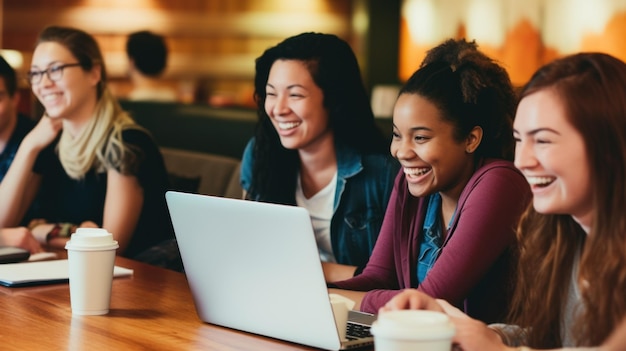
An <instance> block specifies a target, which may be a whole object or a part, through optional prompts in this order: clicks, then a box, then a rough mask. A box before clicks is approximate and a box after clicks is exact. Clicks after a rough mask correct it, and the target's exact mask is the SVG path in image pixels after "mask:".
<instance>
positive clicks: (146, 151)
mask: <svg viewBox="0 0 626 351" xmlns="http://www.w3.org/2000/svg"><path fill="white" fill-rule="evenodd" d="M28 80H29V82H30V84H31V86H32V91H33V93H34V95H35V96H36V97H37V99H38V100H39V102H40V103H41V104H42V105H43V108H44V109H45V113H44V116H43V117H42V118H41V120H40V121H39V123H38V124H37V126H36V127H35V128H34V129H33V130H32V131H31V132H30V133H29V134H28V135H27V136H26V137H25V138H24V141H23V142H22V144H21V145H20V147H19V149H18V151H17V154H16V156H15V160H14V162H13V164H12V165H11V167H10V169H9V171H8V173H7V175H6V177H5V178H4V180H3V182H2V183H1V184H0V227H10V226H15V225H18V224H19V223H20V222H22V221H24V218H23V217H24V215H25V213H26V209H27V208H29V207H30V206H31V204H32V203H33V200H34V199H35V196H36V194H38V195H37V200H38V202H37V204H38V206H37V210H36V213H35V217H34V218H35V219H34V220H32V221H31V222H30V225H29V228H30V229H31V230H32V233H33V234H34V235H35V237H37V238H38V240H39V241H40V242H42V243H47V244H49V245H51V246H53V247H60V248H62V247H63V246H64V244H65V242H66V241H67V240H68V238H69V236H70V235H71V233H73V231H74V230H75V228H76V227H79V226H85V227H102V228H105V229H107V230H108V231H109V232H111V233H113V236H114V237H115V239H116V240H117V241H118V242H119V245H120V248H119V254H121V255H123V256H126V257H133V256H135V255H136V254H137V253H139V252H141V251H143V250H144V249H146V248H148V247H151V246H153V245H154V244H156V243H158V242H161V241H163V240H165V239H169V238H171V237H172V230H171V223H170V221H169V217H168V214H167V208H166V206H165V199H164V196H163V194H164V192H165V190H166V188H167V186H168V181H167V173H166V171H165V166H164V163H163V159H162V157H161V154H160V152H159V149H158V147H157V145H156V144H155V143H154V141H153V139H152V137H151V136H150V135H149V134H148V132H147V131H145V130H144V129H143V128H141V127H140V126H139V125H137V124H136V123H135V122H134V121H133V120H132V119H131V118H130V116H129V115H128V114H127V113H126V112H124V111H123V110H122V109H121V107H120V106H119V104H118V102H117V101H116V100H115V99H114V98H113V96H112V95H111V93H110V92H109V90H108V89H107V86H106V81H107V75H106V70H105V66H104V61H103V58H102V54H101V52H100V49H99V47H98V44H97V43H96V41H95V40H94V38H93V37H91V36H90V35H89V34H87V33H85V32H83V31H81V30H78V29H73V28H65V27H48V28H46V29H45V30H44V31H43V32H42V33H41V34H40V36H39V38H38V41H37V45H36V47H35V51H34V53H33V59H32V63H31V68H30V70H29V72H28ZM29 219H30V218H29Z"/></svg>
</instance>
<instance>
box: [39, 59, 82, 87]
mask: <svg viewBox="0 0 626 351" xmlns="http://www.w3.org/2000/svg"><path fill="white" fill-rule="evenodd" d="M80 65H81V64H80V63H66V64H64V65H54V66H50V67H48V69H45V70H43V71H35V70H31V71H29V72H28V81H29V82H30V84H31V85H35V84H39V82H41V78H43V75H44V74H47V75H48V79H50V80H51V81H54V82H56V81H58V80H59V79H61V78H63V69H65V68H67V67H76V66H80Z"/></svg>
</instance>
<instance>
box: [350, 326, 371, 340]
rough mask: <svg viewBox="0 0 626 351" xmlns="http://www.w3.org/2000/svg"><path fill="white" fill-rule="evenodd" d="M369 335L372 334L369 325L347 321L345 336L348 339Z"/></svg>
mask: <svg viewBox="0 0 626 351" xmlns="http://www.w3.org/2000/svg"><path fill="white" fill-rule="evenodd" d="M371 336H372V334H371V333H370V326H369V325H363V324H357V323H350V322H348V326H347V331H346V338H347V339H348V340H358V339H362V338H367V337H371Z"/></svg>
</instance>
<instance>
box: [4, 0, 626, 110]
mask: <svg viewBox="0 0 626 351" xmlns="http://www.w3.org/2000/svg"><path fill="white" fill-rule="evenodd" d="M0 11H1V13H2V16H1V18H2V24H1V26H0V30H1V31H2V35H1V36H0V40H1V41H0V47H1V48H2V49H3V55H4V56H5V57H6V58H7V59H9V60H11V62H12V64H13V65H14V66H15V67H16V68H17V69H18V71H19V72H21V75H22V77H24V76H25V73H26V72H27V71H28V69H29V66H30V58H31V56H32V49H33V46H34V41H35V38H36V36H37V34H38V33H39V31H41V29H43V28H44V27H45V26H48V25H52V24H56V25H64V26H73V27H78V28H81V29H83V30H85V31H87V32H89V33H91V34H92V35H94V36H95V37H96V39H97V40H98V42H99V44H100V46H101V48H102V50H103V52H104V54H105V60H106V65H107V68H108V70H109V74H110V77H111V83H112V88H113V90H114V93H115V94H116V95H118V96H119V97H121V98H124V96H126V94H128V92H129V89H130V82H129V79H128V75H127V67H128V66H127V58H126V53H125V43H126V36H127V35H128V34H129V33H131V32H133V31H138V30H144V29H146V30H151V31H153V32H156V33H158V34H161V35H163V36H164V37H165V39H166V42H167V45H168V47H169V51H170V56H169V60H168V66H167V69H166V71H165V74H164V76H163V81H164V82H165V83H166V84H168V85H170V86H171V87H173V88H174V89H176V91H177V95H178V99H179V101H180V102H183V103H201V104H208V105H212V106H244V107H250V106H252V103H253V100H252V83H253V82H252V80H253V74H254V59H255V58H256V57H258V56H259V55H260V54H261V53H262V52H263V51H264V50H265V49H266V48H268V47H269V46H272V45H275V44H276V43H278V42H279V41H281V40H282V39H284V38H285V37H287V36H290V35H294V34H298V33H300V32H304V31H319V32H327V33H334V34H337V35H338V36H340V37H342V38H344V39H345V40H347V41H348V42H349V43H350V44H351V46H352V48H353V49H354V51H355V52H356V54H357V57H358V59H359V62H360V65H361V68H362V72H363V78H364V80H365V82H366V85H367V87H368V89H369V91H370V93H371V94H372V102H373V104H377V106H378V107H379V109H380V111H379V112H378V113H377V114H378V115H385V114H388V112H386V111H388V108H389V107H388V105H389V100H394V99H395V90H394V89H396V88H397V86H398V85H399V84H401V83H402V82H403V81H404V80H406V79H407V78H408V77H409V75H410V74H411V73H412V72H413V71H414V70H415V69H416V68H417V67H418V65H419V62H420V61H421V59H422V58H423V56H424V53H425V52H426V50H428V49H429V48H430V47H433V46H435V45H437V44H438V43H439V42H441V41H442V40H444V39H446V38H450V37H466V38H468V39H475V40H476V41H477V43H478V44H479V47H480V48H481V49H482V50H483V51H484V52H486V53H487V54H489V55H491V56H492V57H494V58H495V59H497V60H499V61H500V62H502V63H503V65H504V66H505V67H506V68H507V70H508V71H509V74H510V75H511V78H512V80H513V83H514V84H516V85H518V86H519V85H522V84H524V82H525V81H526V80H528V78H529V77H530V75H531V73H532V72H533V71H534V70H535V69H537V68H538V67H539V66H540V65H541V64H543V63H545V62H548V61H549V60H552V59H554V58H556V57H559V56H562V55H565V54H569V53H573V52H578V51H603V52H607V53H611V54H613V55H615V56H617V57H619V58H621V59H623V60H624V59H626V40H624V37H626V0H593V1H590V0H524V1H518V0H176V1H170V0H0ZM22 87H23V88H24V89H25V90H28V86H27V84H26V82H25V80H23V81H22ZM25 100H26V99H25Z"/></svg>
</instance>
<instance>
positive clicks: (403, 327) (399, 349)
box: [370, 310, 455, 351]
mask: <svg viewBox="0 0 626 351" xmlns="http://www.w3.org/2000/svg"><path fill="white" fill-rule="evenodd" d="M370 331H371V333H372V335H374V348H375V349H376V351H409V350H410V351H450V349H451V348H452V337H453V336H454V333H455V329H454V325H452V323H451V322H450V320H449V318H448V316H447V315H445V314H444V313H441V312H435V311H424V310H398V311H387V312H383V313H380V314H379V315H378V317H377V319H376V321H375V322H374V323H373V324H372V328H371V330H370Z"/></svg>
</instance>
